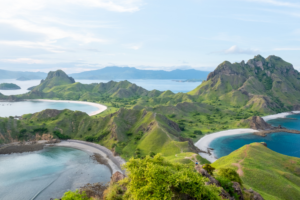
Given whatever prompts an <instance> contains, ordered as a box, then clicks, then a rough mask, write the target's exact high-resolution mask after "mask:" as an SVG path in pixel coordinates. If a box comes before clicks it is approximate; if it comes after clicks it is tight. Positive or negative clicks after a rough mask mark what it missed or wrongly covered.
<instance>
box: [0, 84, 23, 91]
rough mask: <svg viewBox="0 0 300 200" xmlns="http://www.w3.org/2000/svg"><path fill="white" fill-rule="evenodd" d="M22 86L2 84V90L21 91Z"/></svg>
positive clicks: (0, 88)
mask: <svg viewBox="0 0 300 200" xmlns="http://www.w3.org/2000/svg"><path fill="white" fill-rule="evenodd" d="M20 89H21V88H20V86H18V85H16V84H14V83H1V84H0V90H20Z"/></svg>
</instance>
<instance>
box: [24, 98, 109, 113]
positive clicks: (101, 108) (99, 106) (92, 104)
mask: <svg viewBox="0 0 300 200" xmlns="http://www.w3.org/2000/svg"><path fill="white" fill-rule="evenodd" d="M26 101H46V102H68V103H80V104H86V105H90V106H94V107H97V108H98V110H97V111H95V112H92V113H91V114H89V115H90V116H93V115H97V114H99V113H102V112H103V111H105V110H106V109H107V107H106V106H104V105H102V104H98V103H92V102H86V101H69V100H50V99H27V100H26Z"/></svg>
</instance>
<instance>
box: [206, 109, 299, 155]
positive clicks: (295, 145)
mask: <svg viewBox="0 0 300 200" xmlns="http://www.w3.org/2000/svg"><path fill="white" fill-rule="evenodd" d="M268 123H270V124H272V125H274V126H278V125H281V126H283V127H285V128H288V129H294V130H300V115H298V114H296V115H289V116H287V118H278V119H273V120H269V121H268ZM253 142H266V143H267V146H268V148H270V149H271V150H273V151H276V152H278V153H281V154H284V155H288V156H294V157H299V158H300V149H299V147H300V134H292V133H286V132H279V133H272V134H268V135H267V136H266V137H260V136H257V135H254V134H252V133H246V134H242V135H234V136H224V137H220V138H217V139H215V140H213V141H212V142H211V143H210V147H211V148H213V149H214V154H215V156H216V157H217V158H221V157H223V156H226V155H228V154H230V153H231V152H233V151H235V150H236V149H239V148H240V147H242V146H244V145H246V144H250V143H253Z"/></svg>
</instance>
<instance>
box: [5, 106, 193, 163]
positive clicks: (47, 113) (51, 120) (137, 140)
mask: <svg viewBox="0 0 300 200" xmlns="http://www.w3.org/2000/svg"><path fill="white" fill-rule="evenodd" d="M54 131H58V132H59V134H57V133H56V134H54ZM49 137H59V138H63V139H66V138H74V139H79V140H86V141H90V142H95V143H100V144H102V145H104V146H106V147H107V148H109V149H112V150H114V151H115V152H116V153H117V154H119V155H121V156H122V157H123V158H125V159H129V158H130V157H131V156H136V157H141V156H145V155H148V154H149V153H150V152H154V153H163V154H164V155H165V156H170V155H174V154H176V153H180V152H197V150H196V148H195V147H194V146H193V143H192V142H189V140H185V139H183V138H181V137H180V129H179V127H178V125H177V124H176V123H174V122H172V121H170V120H169V119H168V118H166V117H165V116H163V115H160V114H156V113H154V112H149V111H146V110H128V109H120V110H119V111H118V112H116V113H114V114H111V115H108V116H106V117H103V118H102V117H90V116H88V115H87V114H86V113H83V112H79V111H76V112H73V111H70V110H63V111H58V110H44V111H42V112H39V113H35V114H28V115H23V116H22V119H21V120H16V119H13V118H0V143H9V142H13V141H17V140H26V141H30V140H31V141H32V140H38V139H41V138H49Z"/></svg>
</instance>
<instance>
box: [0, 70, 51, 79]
mask: <svg viewBox="0 0 300 200" xmlns="http://www.w3.org/2000/svg"><path fill="white" fill-rule="evenodd" d="M46 76H47V73H44V72H21V71H8V70H3V69H0V79H18V78H20V77H23V78H26V79H44V78H46Z"/></svg>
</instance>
